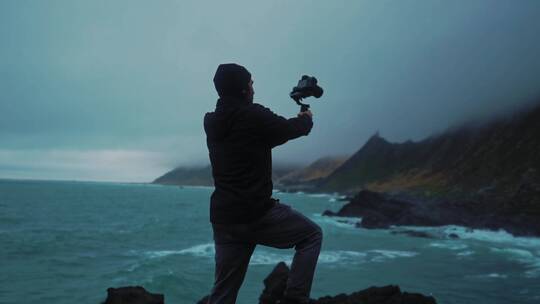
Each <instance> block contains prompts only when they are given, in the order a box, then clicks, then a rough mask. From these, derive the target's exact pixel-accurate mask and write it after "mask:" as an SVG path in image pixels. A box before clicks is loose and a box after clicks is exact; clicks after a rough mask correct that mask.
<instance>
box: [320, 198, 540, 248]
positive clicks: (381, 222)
mask: <svg viewBox="0 0 540 304" xmlns="http://www.w3.org/2000/svg"><path fill="white" fill-rule="evenodd" d="M494 199H496V198H490V197H476V198H468V199H459V198H456V199H440V200H433V199H432V200H421V199H418V198H417V199H416V200H415V199H410V198H404V197H399V196H396V195H390V194H385V193H378V192H373V191H368V190H362V191H360V192H358V193H357V194H356V195H355V196H354V197H352V199H351V200H350V201H349V203H347V204H345V205H344V206H343V207H342V208H341V209H340V210H339V211H338V212H333V211H330V210H326V211H325V212H324V213H323V215H325V216H343V217H361V218H362V221H361V222H359V223H357V224H356V225H357V226H358V227H362V228H368V229H373V228H390V227H391V226H427V227H434V226H445V225H458V226H464V227H468V228H474V229H488V230H500V229H504V230H505V231H507V232H509V233H511V234H513V235H516V236H535V237H538V236H540V219H539V218H538V216H537V215H536V214H535V213H527V212H524V210H523V208H519V209H516V208H513V204H521V205H522V202H520V198H519V197H515V198H514V201H513V203H506V204H505V203H497V204H493V200H494Z"/></svg>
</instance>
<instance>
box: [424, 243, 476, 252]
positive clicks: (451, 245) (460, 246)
mask: <svg viewBox="0 0 540 304" xmlns="http://www.w3.org/2000/svg"><path fill="white" fill-rule="evenodd" d="M429 246H430V247H436V248H445V249H450V250H462V249H465V248H468V247H469V246H467V245H466V244H463V243H460V242H454V241H448V242H433V243H430V244H429Z"/></svg>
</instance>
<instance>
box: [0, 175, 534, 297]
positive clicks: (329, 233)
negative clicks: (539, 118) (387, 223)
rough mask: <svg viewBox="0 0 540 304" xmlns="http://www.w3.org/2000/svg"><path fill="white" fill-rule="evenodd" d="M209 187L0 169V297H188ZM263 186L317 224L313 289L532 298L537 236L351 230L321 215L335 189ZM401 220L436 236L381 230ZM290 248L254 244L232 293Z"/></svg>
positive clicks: (254, 291)
mask: <svg viewBox="0 0 540 304" xmlns="http://www.w3.org/2000/svg"><path fill="white" fill-rule="evenodd" d="M212 190H213V189H212V188H210V187H177V186H161V185H153V184H122V183H101V182H68V181H16V180H0V303H2V304H11V303H55V304H62V303H66V304H67V303H69V304H72V303H101V302H102V301H103V300H104V299H105V297H106V290H107V288H109V287H121V286H130V285H141V286H144V287H145V288H146V289H147V290H149V291H151V292H156V293H162V294H164V295H165V302H166V303H195V302H196V301H197V300H199V299H200V298H202V297H203V296H204V295H206V294H207V293H208V292H209V291H210V288H211V287H212V282H213V272H214V246H213V239H212V232H211V227H210V223H209V218H208V209H209V198H210V194H211V193H212ZM274 197H275V198H278V199H280V201H281V202H282V203H285V204H288V205H291V206H292V207H293V208H295V209H297V210H299V211H301V212H302V213H303V214H305V215H307V216H308V217H309V218H311V219H312V220H314V221H315V222H317V223H318V224H319V225H320V226H321V227H322V229H323V233H324V239H323V248H322V251H321V255H320V258H319V263H318V266H317V270H316V273H315V281H314V283H313V289H312V297H314V298H318V297H320V296H324V295H336V294H338V293H351V292H354V291H358V290H361V289H364V288H367V287H370V286H383V285H388V284H397V285H399V286H400V287H401V289H402V290H404V291H408V292H421V293H423V294H426V295H432V296H434V297H435V298H436V299H437V301H438V303H443V304H450V303H459V304H466V303H471V304H472V303H474V304H480V303H486V304H488V303H489V304H495V303H504V304H507V303H539V302H540V288H539V287H540V238H525V237H514V236H512V235H510V234H508V233H506V232H504V231H484V230H470V229H466V228H463V227H458V226H444V227H436V228H422V227H406V228H403V227H400V228H392V229H376V230H367V229H359V228H355V224H356V223H357V222H358V221H361V219H359V218H335V217H323V216H321V213H322V212H323V211H324V210H326V209H330V210H333V211H337V210H339V208H340V207H341V206H342V205H343V204H345V203H346V202H342V201H340V200H339V199H338V198H339V197H338V196H337V195H335V194H304V193H281V192H277V191H276V192H274ZM403 229H409V230H418V231H427V232H429V233H431V234H433V235H435V236H436V237H435V238H418V237H411V236H407V235H402V234H393V233H392V231H393V230H403ZM452 233H454V234H456V235H458V236H459V238H458V239H453V238H450V237H449V235H450V234H452ZM293 253H294V251H293V249H290V250H279V249H273V248H268V247H264V246H258V247H257V249H256V250H255V253H254V255H253V256H252V259H251V262H250V266H249V269H248V272H247V276H246V279H245V282H244V284H243V286H242V288H241V290H240V294H239V299H238V303H240V304H243V303H257V302H258V301H257V299H258V296H259V295H260V293H261V291H262V289H263V283H262V281H263V279H264V278H265V277H266V276H267V275H268V274H269V273H270V271H271V270H272V269H273V267H274V266H275V265H276V264H277V263H278V262H280V261H285V262H286V263H288V264H289V265H290V261H291V259H292V256H293Z"/></svg>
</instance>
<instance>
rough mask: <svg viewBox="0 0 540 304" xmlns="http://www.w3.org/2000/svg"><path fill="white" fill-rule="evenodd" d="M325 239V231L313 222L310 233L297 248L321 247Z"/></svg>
mask: <svg viewBox="0 0 540 304" xmlns="http://www.w3.org/2000/svg"><path fill="white" fill-rule="evenodd" d="M322 239H323V232H322V229H321V227H320V226H319V225H317V224H315V223H314V224H313V226H312V229H311V231H310V232H309V235H308V236H307V237H306V238H305V239H304V240H303V241H302V242H301V243H300V244H298V245H299V246H297V247H296V249H308V248H319V249H320V247H321V244H322Z"/></svg>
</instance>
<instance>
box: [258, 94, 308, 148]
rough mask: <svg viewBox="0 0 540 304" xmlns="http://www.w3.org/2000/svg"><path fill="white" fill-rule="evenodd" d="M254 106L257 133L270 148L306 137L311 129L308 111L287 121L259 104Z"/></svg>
mask: <svg viewBox="0 0 540 304" xmlns="http://www.w3.org/2000/svg"><path fill="white" fill-rule="evenodd" d="M255 106H256V112H257V115H256V119H257V126H258V128H259V132H260V134H261V135H262V138H263V140H264V141H265V142H266V143H268V145H270V147H272V148H274V147H276V146H279V145H282V144H284V143H286V142H287V141H289V140H291V139H295V138H298V137H300V136H302V135H308V134H309V132H310V131H311V128H312V127H313V120H312V118H311V112H310V111H306V112H301V113H299V114H298V116H297V117H294V118H288V119H287V118H285V117H283V116H280V115H277V114H275V113H274V112H272V111H271V110H270V109H268V108H266V107H264V106H262V105H260V104H255Z"/></svg>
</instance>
